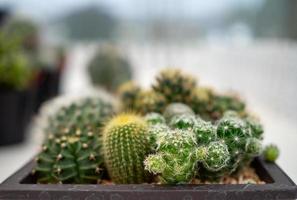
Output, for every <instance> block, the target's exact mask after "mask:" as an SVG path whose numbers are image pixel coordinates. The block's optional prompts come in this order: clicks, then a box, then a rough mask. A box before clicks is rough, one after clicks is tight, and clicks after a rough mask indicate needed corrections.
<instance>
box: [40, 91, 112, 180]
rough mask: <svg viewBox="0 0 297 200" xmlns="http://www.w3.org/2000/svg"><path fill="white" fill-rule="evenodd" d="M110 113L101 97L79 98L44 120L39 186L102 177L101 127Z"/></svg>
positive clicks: (107, 104) (108, 107)
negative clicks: (45, 121)
mask: <svg viewBox="0 0 297 200" xmlns="http://www.w3.org/2000/svg"><path fill="white" fill-rule="evenodd" d="M112 112H113V107H112V104H110V103H107V102H106V101H105V100H103V99H101V97H98V96H93V97H91V96H90V97H83V98H79V99H78V100H74V101H72V103H69V104H68V105H64V106H62V107H61V108H60V109H59V110H58V111H57V112H55V113H54V114H52V115H51V116H50V117H49V118H47V120H48V121H47V125H46V128H45V133H46V139H45V141H44V143H43V147H42V149H43V150H42V152H40V153H39V155H38V156H37V164H36V168H35V171H36V174H37V177H38V182H40V183H96V182H97V181H99V180H100V178H101V176H102V172H101V171H102V170H103V169H104V166H103V155H101V147H102V143H101V140H102V139H101V128H102V125H103V122H104V120H106V118H107V117H109V116H110V115H111V114H112Z"/></svg>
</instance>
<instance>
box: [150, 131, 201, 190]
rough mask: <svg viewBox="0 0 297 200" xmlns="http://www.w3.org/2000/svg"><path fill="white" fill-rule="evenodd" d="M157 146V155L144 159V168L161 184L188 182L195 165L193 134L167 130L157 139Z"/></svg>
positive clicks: (192, 174) (192, 175) (193, 172)
mask: <svg viewBox="0 0 297 200" xmlns="http://www.w3.org/2000/svg"><path fill="white" fill-rule="evenodd" d="M157 144H158V147H157V153H156V154H152V155H150V156H148V157H147V158H146V159H145V161H144V164H145V168H146V169H147V170H148V171H149V172H151V173H153V174H157V175H159V178H160V181H161V182H162V183H167V184H181V183H188V182H190V181H191V179H192V178H193V177H194V174H195V168H196V165H197V159H196V142H195V136H194V134H193V133H192V132H189V131H185V130H179V129H175V130H169V131H167V132H165V133H164V134H163V135H162V137H160V138H159V139H158V141H157Z"/></svg>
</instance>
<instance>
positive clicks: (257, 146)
mask: <svg viewBox="0 0 297 200" xmlns="http://www.w3.org/2000/svg"><path fill="white" fill-rule="evenodd" d="M174 106H176V104H174V105H170V107H171V109H172V107H174ZM177 106H180V105H177ZM184 107H186V105H184ZM177 110H178V109H177ZM161 116H162V115H161ZM161 116H160V114H159V115H158V114H156V113H155V114H148V115H147V116H146V119H147V121H148V124H149V126H150V131H149V132H150V134H152V135H153V136H151V137H152V138H153V139H151V141H154V142H155V143H156V145H155V146H156V153H155V154H153V155H150V156H149V157H148V158H147V159H146V160H145V166H146V169H147V170H149V171H151V172H153V173H154V174H158V175H159V177H160V180H161V182H164V183H185V182H189V181H191V179H192V178H193V177H194V176H195V175H196V177H198V178H201V179H217V178H219V177H221V176H224V175H228V174H231V173H233V172H235V171H236V170H237V169H239V168H240V167H242V166H244V165H246V164H249V162H250V161H251V160H252V159H253V158H254V157H255V156H258V155H260V153H261V147H262V144H261V140H260V139H258V138H257V137H258V135H259V132H255V131H254V129H260V128H259V127H260V126H261V125H260V124H259V123H258V122H256V121H253V123H251V119H249V120H250V121H249V122H247V120H246V119H245V118H240V117H239V116H238V114H237V113H235V112H229V113H226V115H225V116H224V117H223V118H222V119H220V120H219V121H217V123H216V124H212V123H211V122H206V121H204V120H203V119H201V118H200V117H197V116H196V115H194V114H191V113H190V114H189V113H179V111H178V112H177V114H176V115H174V112H173V113H172V116H171V118H167V120H166V123H165V118H163V119H162V118H161ZM256 136H257V137H256ZM189 149H190V150H189ZM183 152H187V153H185V154H183Z"/></svg>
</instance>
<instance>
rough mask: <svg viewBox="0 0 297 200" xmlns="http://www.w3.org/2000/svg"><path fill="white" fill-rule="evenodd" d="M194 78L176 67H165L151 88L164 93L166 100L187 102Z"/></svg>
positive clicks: (194, 84)
mask: <svg viewBox="0 0 297 200" xmlns="http://www.w3.org/2000/svg"><path fill="white" fill-rule="evenodd" d="M195 87H196V80H195V79H194V78H193V77H192V76H191V75H188V74H185V73H182V72H181V71H180V70H178V69H165V70H163V71H161V72H160V74H159V75H158V76H157V78H156V83H155V84H154V85H153V90H154V91H156V92H158V93H160V94H162V95H164V97H165V99H166V102H167V103H168V104H169V103H173V102H181V103H189V102H190V96H191V93H192V90H193V88H195Z"/></svg>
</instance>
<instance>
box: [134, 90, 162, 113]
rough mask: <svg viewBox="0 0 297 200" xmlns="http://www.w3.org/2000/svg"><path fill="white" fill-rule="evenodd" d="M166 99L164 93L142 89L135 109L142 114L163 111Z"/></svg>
mask: <svg viewBox="0 0 297 200" xmlns="http://www.w3.org/2000/svg"><path fill="white" fill-rule="evenodd" d="M165 105H166V101H165V98H164V96H163V95H161V94H159V93H156V92H154V91H142V92H140V93H139V94H138V95H137V97H136V100H135V111H136V112H139V113H141V114H146V113H149V112H159V113H161V112H163V110H164V108H165Z"/></svg>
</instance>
